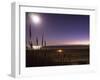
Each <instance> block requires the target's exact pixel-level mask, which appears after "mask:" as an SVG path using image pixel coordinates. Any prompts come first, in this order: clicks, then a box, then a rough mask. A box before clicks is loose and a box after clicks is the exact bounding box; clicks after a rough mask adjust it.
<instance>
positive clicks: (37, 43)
mask: <svg viewBox="0 0 100 80" xmlns="http://www.w3.org/2000/svg"><path fill="white" fill-rule="evenodd" d="M36 45H37V46H38V45H39V42H38V37H36Z"/></svg>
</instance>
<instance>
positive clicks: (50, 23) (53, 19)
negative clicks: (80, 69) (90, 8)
mask: <svg viewBox="0 0 100 80" xmlns="http://www.w3.org/2000/svg"><path fill="white" fill-rule="evenodd" d="M30 14H33V15H34V14H36V15H38V16H39V17H40V20H41V22H40V23H39V24H35V23H34V22H32V20H31V17H30ZM30 25H31V31H32V40H33V42H35V39H36V36H37V37H38V39H39V43H41V38H42V34H43V33H44V39H45V40H46V42H47V45H70V44H71V45H77V44H83V45H84V44H89V15H75V14H55V13H54V14H51V13H32V12H27V13H26V41H28V40H29V27H30Z"/></svg>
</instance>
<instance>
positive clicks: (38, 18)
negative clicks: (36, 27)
mask: <svg viewBox="0 0 100 80" xmlns="http://www.w3.org/2000/svg"><path fill="white" fill-rule="evenodd" d="M31 19H32V22H33V23H35V24H39V23H40V22H41V20H40V16H39V15H36V14H31Z"/></svg>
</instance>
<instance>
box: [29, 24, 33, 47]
mask: <svg viewBox="0 0 100 80" xmlns="http://www.w3.org/2000/svg"><path fill="white" fill-rule="evenodd" d="M29 38H30V40H29V45H30V47H31V49H32V32H31V24H30V27H29Z"/></svg>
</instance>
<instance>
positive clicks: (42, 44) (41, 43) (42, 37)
mask: <svg viewBox="0 0 100 80" xmlns="http://www.w3.org/2000/svg"><path fill="white" fill-rule="evenodd" d="M41 45H42V46H44V33H43V34H42V43H41Z"/></svg>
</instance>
